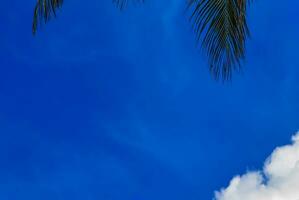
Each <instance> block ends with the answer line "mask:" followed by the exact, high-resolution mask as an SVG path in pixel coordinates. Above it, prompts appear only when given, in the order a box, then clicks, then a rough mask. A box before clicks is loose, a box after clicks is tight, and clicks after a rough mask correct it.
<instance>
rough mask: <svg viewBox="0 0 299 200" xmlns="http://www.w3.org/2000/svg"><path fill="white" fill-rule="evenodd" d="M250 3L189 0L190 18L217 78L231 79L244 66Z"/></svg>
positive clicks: (229, 0) (235, 0)
mask: <svg viewBox="0 0 299 200" xmlns="http://www.w3.org/2000/svg"><path fill="white" fill-rule="evenodd" d="M247 4H248V2H247V0H189V4H188V6H189V7H191V8H193V11H192V14H191V16H190V20H191V21H192V23H193V28H194V31H195V33H196V35H197V39H198V40H199V41H201V46H202V48H203V50H204V51H205V52H206V54H207V56H208V61H209V65H210V71H211V73H212V74H213V75H214V77H215V78H216V79H218V78H219V77H221V78H223V80H227V79H230V78H231V74H232V72H233V71H235V70H237V71H239V70H240V69H241V63H242V61H243V60H244V58H245V42H246V39H247V37H248V36H249V30H248V26H247V21H246V8H247Z"/></svg>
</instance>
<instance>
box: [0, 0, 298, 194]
mask: <svg viewBox="0 0 299 200" xmlns="http://www.w3.org/2000/svg"><path fill="white" fill-rule="evenodd" d="M34 4H35V1H34V0H30V1H19V0H17V1H2V2H1V8H0V24H1V26H0V45H1V46H0V56H1V58H0V199H1V200H19V199H24V200H26V199H28V200H29V199H30V200H41V199H43V200H48V199H49V200H53V199H56V200H68V199H72V200H77V199H78V200H79V199H84V200H120V199H121V200H162V199H163V200H164V199H172V200H185V199H188V200H202V199H206V200H208V199H212V198H213V192H214V191H215V190H218V189H220V188H221V187H224V186H226V185H227V184H228V181H229V180H230V179H231V177H232V176H233V175H236V174H238V173H243V172H245V171H246V170H253V169H260V168H261V167H262V164H263V161H264V159H265V158H266V157H267V156H268V155H269V154H270V152H271V151H272V150H273V149H274V148H275V147H276V146H279V145H282V144H285V143H288V141H289V139H290V136H291V135H292V134H294V133H295V131H296V130H297V129H298V127H299V117H298V115H299V103H298V102H299V84H298V83H299V81H298V80H299V79H298V76H299V67H298V66H299V59H298V46H299V39H298V35H299V25H298V17H299V14H298V13H299V12H298V11H299V10H298V9H299V2H297V1H285V2H284V3H281V1H278V0H273V1H271V2H269V1H256V2H255V3H254V4H252V6H251V7H250V15H249V24H250V27H251V32H252V38H251V39H250V40H249V41H248V51H247V59H246V64H245V65H244V71H243V74H239V75H238V74H235V76H234V77H233V80H232V82H231V83H226V84H222V83H221V82H216V81H214V80H213V79H212V78H211V76H210V74H209V71H208V68H207V65H206V61H205V58H204V56H203V55H202V54H201V53H200V52H199V50H198V48H195V44H194V35H193V34H192V32H191V28H190V24H189V23H188V22H187V16H186V14H184V8H185V7H184V6H185V2H184V0H169V1H158V0H152V1H150V0H148V1H146V3H145V5H143V6H130V7H129V8H128V9H127V10H126V11H123V12H120V11H119V10H117V9H115V7H114V6H113V4H112V3H111V2H110V0H106V1H104V0H89V1H83V3H82V1H79V0H69V1H65V4H64V6H63V10H62V11H61V12H59V14H58V17H57V19H56V20H53V21H51V22H50V23H49V24H48V25H47V26H44V27H43V28H42V29H41V30H40V31H39V32H38V34H37V36H36V37H33V36H32V35H31V19H32V8H33V6H34Z"/></svg>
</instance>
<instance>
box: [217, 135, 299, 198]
mask: <svg viewBox="0 0 299 200" xmlns="http://www.w3.org/2000/svg"><path fill="white" fill-rule="evenodd" d="M215 199H216V200H299V132H298V133H297V134H296V135H295V136H293V138H292V144H291V145H286V146H282V147H278V148H276V149H275V150H274V151H273V153H272V154H271V156H270V157H269V158H268V159H267V160H266V162H265V165H264V169H263V170H262V171H254V172H248V173H246V174H245V175H242V176H236V177H234V178H233V179H232V180H231V182H230V184H229V186H228V187H227V188H225V189H222V190H221V191H219V192H216V193H215Z"/></svg>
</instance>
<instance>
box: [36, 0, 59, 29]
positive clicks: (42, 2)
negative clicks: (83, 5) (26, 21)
mask: <svg viewBox="0 0 299 200" xmlns="http://www.w3.org/2000/svg"><path fill="white" fill-rule="evenodd" d="M62 3H63V0H38V1H37V2H36V5H35V8H34V14H33V23H32V32H33V34H35V33H36V31H37V28H38V26H39V25H40V24H41V23H42V22H44V23H47V22H48V21H49V19H50V18H51V17H52V16H56V10H57V9H58V8H60V7H61V6H62Z"/></svg>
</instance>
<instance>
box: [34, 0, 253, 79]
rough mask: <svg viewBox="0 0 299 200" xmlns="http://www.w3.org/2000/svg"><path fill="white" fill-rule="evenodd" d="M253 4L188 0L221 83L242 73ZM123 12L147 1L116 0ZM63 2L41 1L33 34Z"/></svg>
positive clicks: (192, 18) (196, 28)
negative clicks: (233, 73) (250, 7)
mask: <svg viewBox="0 0 299 200" xmlns="http://www.w3.org/2000/svg"><path fill="white" fill-rule="evenodd" d="M250 1H251V0H188V8H189V9H191V15H190V21H191V22H192V26H193V29H194V32H195V34H196V37H197V40H198V41H200V42H201V47H202V49H203V50H204V51H205V52H206V54H207V57H208V62H209V65H210V71H211V73H212V74H213V76H214V77H215V78H216V79H218V78H222V79H223V80H228V79H230V78H231V75H232V72H233V71H239V70H240V69H241V64H242V62H243V60H244V59H245V43H246V39H247V38H248V36H249V29H248V26H247V20H246V12H247V7H248V4H249V3H250ZM112 2H113V3H114V4H115V5H116V6H117V7H118V8H120V9H123V8H125V7H126V6H127V4H128V3H129V2H135V3H141V2H144V0H112ZM62 4H63V0H38V1H37V3H36V6H35V9H34V17H33V25H32V32H33V34H35V33H36V31H37V28H38V26H39V24H40V23H42V22H44V23H47V22H48V21H49V19H50V18H51V17H53V16H54V17H55V16H56V10H57V9H59V8H60V7H61V6H62Z"/></svg>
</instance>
